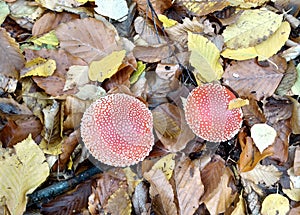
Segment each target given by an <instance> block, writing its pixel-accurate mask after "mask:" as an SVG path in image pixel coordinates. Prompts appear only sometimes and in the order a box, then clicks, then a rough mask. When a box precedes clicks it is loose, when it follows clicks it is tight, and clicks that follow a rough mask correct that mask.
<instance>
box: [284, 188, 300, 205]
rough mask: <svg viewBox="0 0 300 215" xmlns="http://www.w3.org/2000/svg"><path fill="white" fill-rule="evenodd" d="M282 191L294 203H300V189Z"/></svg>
mask: <svg viewBox="0 0 300 215" xmlns="http://www.w3.org/2000/svg"><path fill="white" fill-rule="evenodd" d="M282 191H283V192H284V193H285V194H286V195H287V196H288V197H289V198H290V199H291V200H293V201H295V202H299V201H300V189H297V188H292V189H282Z"/></svg>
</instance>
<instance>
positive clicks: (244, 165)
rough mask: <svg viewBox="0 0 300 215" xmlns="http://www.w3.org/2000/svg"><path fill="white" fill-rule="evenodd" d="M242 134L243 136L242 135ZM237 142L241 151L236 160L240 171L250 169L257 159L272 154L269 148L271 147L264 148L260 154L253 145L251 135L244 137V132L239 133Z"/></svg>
mask: <svg viewBox="0 0 300 215" xmlns="http://www.w3.org/2000/svg"><path fill="white" fill-rule="evenodd" d="M243 135H244V136H245V137H243ZM239 142H240V144H241V148H242V153H241V155H240V159H239V161H238V164H239V169H240V171H241V172H247V171H250V170H252V169H253V168H254V167H255V166H256V165H257V163H258V162H259V161H261V160H262V159H264V158H266V157H268V156H271V155H272V154H273V152H272V151H271V149H270V148H271V147H270V148H268V149H266V150H264V151H263V153H262V154H261V153H260V152H259V150H258V149H257V148H256V147H255V146H254V143H253V140H252V139H251V137H246V134H243V133H240V134H239Z"/></svg>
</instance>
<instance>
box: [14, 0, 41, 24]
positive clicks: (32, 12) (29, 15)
mask: <svg viewBox="0 0 300 215" xmlns="http://www.w3.org/2000/svg"><path fill="white" fill-rule="evenodd" d="M9 10H10V15H11V16H12V17H15V18H25V17H26V20H28V21H30V22H34V21H35V20H37V19H38V18H39V17H41V16H42V14H43V13H44V11H45V9H44V8H42V7H39V6H37V5H35V4H28V1H25V0H18V1H15V2H14V3H13V4H10V7H9ZM26 24H27V22H23V23H22V22H21V23H20V25H21V26H22V25H24V26H26ZM27 25H28V24H27Z"/></svg>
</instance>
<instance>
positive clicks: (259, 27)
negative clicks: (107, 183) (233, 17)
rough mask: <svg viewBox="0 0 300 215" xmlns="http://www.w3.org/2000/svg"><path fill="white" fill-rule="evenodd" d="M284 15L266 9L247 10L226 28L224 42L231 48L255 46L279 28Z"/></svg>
mask: <svg viewBox="0 0 300 215" xmlns="http://www.w3.org/2000/svg"><path fill="white" fill-rule="evenodd" d="M282 17H283V15H278V14H276V13H274V12H271V11H268V10H265V9H254V10H246V11H244V12H243V13H242V15H241V16H240V17H239V19H238V20H237V22H236V23H234V24H232V25H230V26H228V27H227V28H226V29H225V30H224V32H223V36H224V42H225V44H226V46H227V47H228V48H230V49H238V48H247V47H250V46H255V45H257V44H259V43H261V42H263V41H265V40H266V39H267V38H268V37H269V36H270V35H272V34H273V33H274V32H275V31H276V30H277V29H278V28H279V26H280V24H281V21H282Z"/></svg>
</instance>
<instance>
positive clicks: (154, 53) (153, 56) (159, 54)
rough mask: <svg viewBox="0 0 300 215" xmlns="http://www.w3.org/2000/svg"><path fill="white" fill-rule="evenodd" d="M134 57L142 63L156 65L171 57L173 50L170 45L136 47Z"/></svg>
mask: <svg viewBox="0 0 300 215" xmlns="http://www.w3.org/2000/svg"><path fill="white" fill-rule="evenodd" d="M133 55H134V57H136V58H137V59H139V60H141V61H144V62H147V63H154V62H159V61H161V60H162V59H166V58H168V57H170V56H171V55H172V50H171V49H170V46H169V45H157V46H136V47H135V48H134V49H133Z"/></svg>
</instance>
